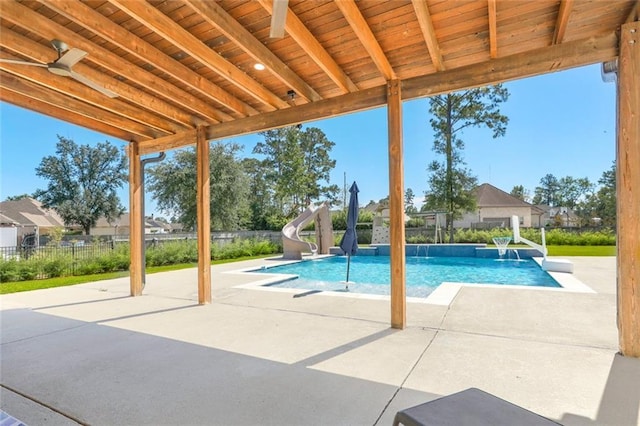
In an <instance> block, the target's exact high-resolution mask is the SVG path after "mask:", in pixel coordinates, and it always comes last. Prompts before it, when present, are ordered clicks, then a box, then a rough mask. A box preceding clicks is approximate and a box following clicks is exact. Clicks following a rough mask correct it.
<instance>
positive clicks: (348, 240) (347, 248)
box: [340, 181, 360, 288]
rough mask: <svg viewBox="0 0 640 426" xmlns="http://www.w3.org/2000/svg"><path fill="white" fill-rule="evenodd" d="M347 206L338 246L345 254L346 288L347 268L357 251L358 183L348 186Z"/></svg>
mask: <svg viewBox="0 0 640 426" xmlns="http://www.w3.org/2000/svg"><path fill="white" fill-rule="evenodd" d="M349 192H350V193H351V196H350V197H349V208H348V209H347V231H346V232H345V233H344V235H343V236H342V239H341V240H340V248H341V249H342V251H343V252H344V253H345V254H346V255H347V288H349V269H350V267H351V256H353V255H354V254H356V253H357V252H358V236H357V234H356V223H357V222H358V192H360V190H359V189H358V185H357V184H356V183H355V181H354V182H353V185H351V188H349Z"/></svg>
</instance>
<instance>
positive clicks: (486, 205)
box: [453, 183, 544, 228]
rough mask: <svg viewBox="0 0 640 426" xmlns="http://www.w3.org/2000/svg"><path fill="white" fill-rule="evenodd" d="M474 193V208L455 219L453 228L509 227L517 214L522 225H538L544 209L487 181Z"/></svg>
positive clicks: (528, 226)
mask: <svg viewBox="0 0 640 426" xmlns="http://www.w3.org/2000/svg"><path fill="white" fill-rule="evenodd" d="M475 193H476V210H475V211H473V212H467V213H465V214H464V216H463V217H462V219H459V220H455V221H454V222H453V226H454V227H455V228H494V227H502V228H510V227H511V226H512V224H511V217H512V216H518V218H519V221H520V226H522V227H525V228H530V227H534V228H535V227H540V224H541V217H542V215H543V214H544V210H542V209H540V208H538V207H536V206H534V205H533V204H530V203H527V202H526V201H523V200H521V199H519V198H517V197H514V196H513V195H511V194H509V193H507V192H505V191H503V190H501V189H499V188H496V187H495V186H493V185H491V184H488V183H483V184H482V185H480V186H478V187H477V188H476V190H475Z"/></svg>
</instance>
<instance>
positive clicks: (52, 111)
mask: <svg viewBox="0 0 640 426" xmlns="http://www.w3.org/2000/svg"><path fill="white" fill-rule="evenodd" d="M0 87H2V82H0ZM0 100H1V101H2V102H7V103H10V104H12V105H15V106H18V107H20V108H25V109H28V110H29V111H35V112H37V113H40V114H43V115H46V116H49V117H53V118H56V119H58V120H61V121H66V122H68V123H73V124H75V125H76V126H81V127H84V128H87V129H89V130H93V131H94V132H98V133H102V134H105V135H109V136H112V137H114V138H118V139H122V140H124V141H131V140H138V139H140V137H139V136H138V135H135V134H133V133H131V132H127V131H126V130H123V129H120V128H117V127H113V126H110V125H108V124H105V123H101V122H99V121H95V120H92V119H90V118H87V117H86V116H84V115H80V114H76V113H75V112H72V111H68V110H64V109H62V108H58V107H57V106H54V105H51V104H48V103H45V102H42V101H40V100H38V99H34V98H30V97H28V96H25V95H22V94H20V93H18V92H14V91H12V90H9V89H7V88H5V87H2V90H0Z"/></svg>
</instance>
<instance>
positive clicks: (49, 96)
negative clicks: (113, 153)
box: [0, 71, 161, 139]
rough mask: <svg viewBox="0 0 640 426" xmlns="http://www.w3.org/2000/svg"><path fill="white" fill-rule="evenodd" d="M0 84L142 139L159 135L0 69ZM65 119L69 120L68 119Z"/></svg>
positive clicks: (127, 120) (133, 122) (135, 123)
mask: <svg viewBox="0 0 640 426" xmlns="http://www.w3.org/2000/svg"><path fill="white" fill-rule="evenodd" d="M0 85H1V86H2V87H3V88H6V89H8V90H11V91H13V92H17V93H20V94H22V95H24V96H28V97H30V98H34V99H37V100H39V101H41V102H45V103H48V104H50V105H53V106H56V107H59V108H60V109H64V110H67V111H71V112H73V113H76V114H79V115H83V116H85V117H88V118H90V119H93V120H96V121H100V122H102V123H105V124H108V125H109V126H113V127H118V128H121V129H123V130H125V131H127V132H130V133H133V134H136V135H138V136H142V138H144V139H153V138H156V137H158V136H161V134H159V133H158V132H156V131H153V130H151V129H149V128H148V127H147V126H144V125H142V124H140V123H137V122H135V121H131V120H129V119H126V118H123V117H121V116H119V115H115V114H113V113H110V112H107V111H105V110H103V109H100V108H96V107H94V106H93V105H88V104H86V103H84V102H82V101H79V100H76V99H73V98H70V97H69V96H65V95H62V94H60V93H58V92H55V91H53V90H51V89H47V88H45V87H42V86H40V85H38V84H36V83H33V82H30V81H27V80H24V79H21V78H19V77H16V76H15V75H13V74H10V73H8V72H6V71H0ZM65 121H69V122H71V121H70V120H65Z"/></svg>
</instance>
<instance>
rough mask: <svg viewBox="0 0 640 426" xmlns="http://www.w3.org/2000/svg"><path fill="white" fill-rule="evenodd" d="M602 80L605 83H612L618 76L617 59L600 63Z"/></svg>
mask: <svg viewBox="0 0 640 426" xmlns="http://www.w3.org/2000/svg"><path fill="white" fill-rule="evenodd" d="M600 71H601V73H602V81H604V82H605V83H614V82H615V81H616V78H617V77H618V59H614V60H612V61H607V62H603V63H602V68H601V70H600Z"/></svg>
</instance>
